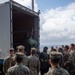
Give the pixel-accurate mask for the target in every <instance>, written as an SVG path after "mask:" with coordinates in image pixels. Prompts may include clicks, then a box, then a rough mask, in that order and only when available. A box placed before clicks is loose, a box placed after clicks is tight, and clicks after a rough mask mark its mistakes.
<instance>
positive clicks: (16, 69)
mask: <svg viewBox="0 0 75 75" xmlns="http://www.w3.org/2000/svg"><path fill="white" fill-rule="evenodd" d="M7 75H29V68H28V67H26V66H24V65H23V64H16V65H15V66H13V67H10V68H9V69H8V72H7Z"/></svg>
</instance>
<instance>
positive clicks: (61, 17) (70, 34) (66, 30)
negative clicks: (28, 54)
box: [40, 3, 75, 45]
mask: <svg viewBox="0 0 75 75" xmlns="http://www.w3.org/2000/svg"><path fill="white" fill-rule="evenodd" d="M40 18H41V24H40V25H41V31H40V35H41V36H40V42H41V45H43V44H48V45H49V44H53V45H55V44H57V45H58V44H69V43H71V42H75V41H74V39H75V3H71V4H69V5H68V6H66V7H58V8H55V9H50V10H47V11H46V12H43V13H42V14H41V17H40Z"/></svg>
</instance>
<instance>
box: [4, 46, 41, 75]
mask: <svg viewBox="0 0 75 75" xmlns="http://www.w3.org/2000/svg"><path fill="white" fill-rule="evenodd" d="M35 54H36V48H31V55H30V56H26V52H25V47H24V46H23V45H19V46H18V47H17V52H16V53H14V48H10V49H9V56H8V57H6V58H5V59H4V63H3V72H4V75H38V73H39V71H40V61H39V58H38V57H36V56H35Z"/></svg>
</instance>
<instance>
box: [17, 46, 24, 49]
mask: <svg viewBox="0 0 75 75" xmlns="http://www.w3.org/2000/svg"><path fill="white" fill-rule="evenodd" d="M17 49H20V50H24V49H25V47H24V46H23V45H19V46H17Z"/></svg>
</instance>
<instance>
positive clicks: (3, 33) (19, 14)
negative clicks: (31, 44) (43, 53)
mask: <svg viewBox="0 0 75 75" xmlns="http://www.w3.org/2000/svg"><path fill="white" fill-rule="evenodd" d="M39 21H40V19H39V13H38V12H35V11H33V10H31V9H29V8H27V7H25V6H23V5H21V4H19V3H17V2H15V1H8V2H5V3H1V4H0V64H2V63H3V60H4V58H5V57H6V56H8V49H9V48H11V47H14V48H16V46H18V45H24V46H25V43H24V42H25V40H26V39H27V35H28V34H30V33H31V32H32V33H33V35H32V34H30V35H32V38H33V39H35V40H36V41H37V45H36V47H37V49H39V29H40V28H39ZM28 36H29V35H28ZM27 49H29V48H28V46H27Z"/></svg>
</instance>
